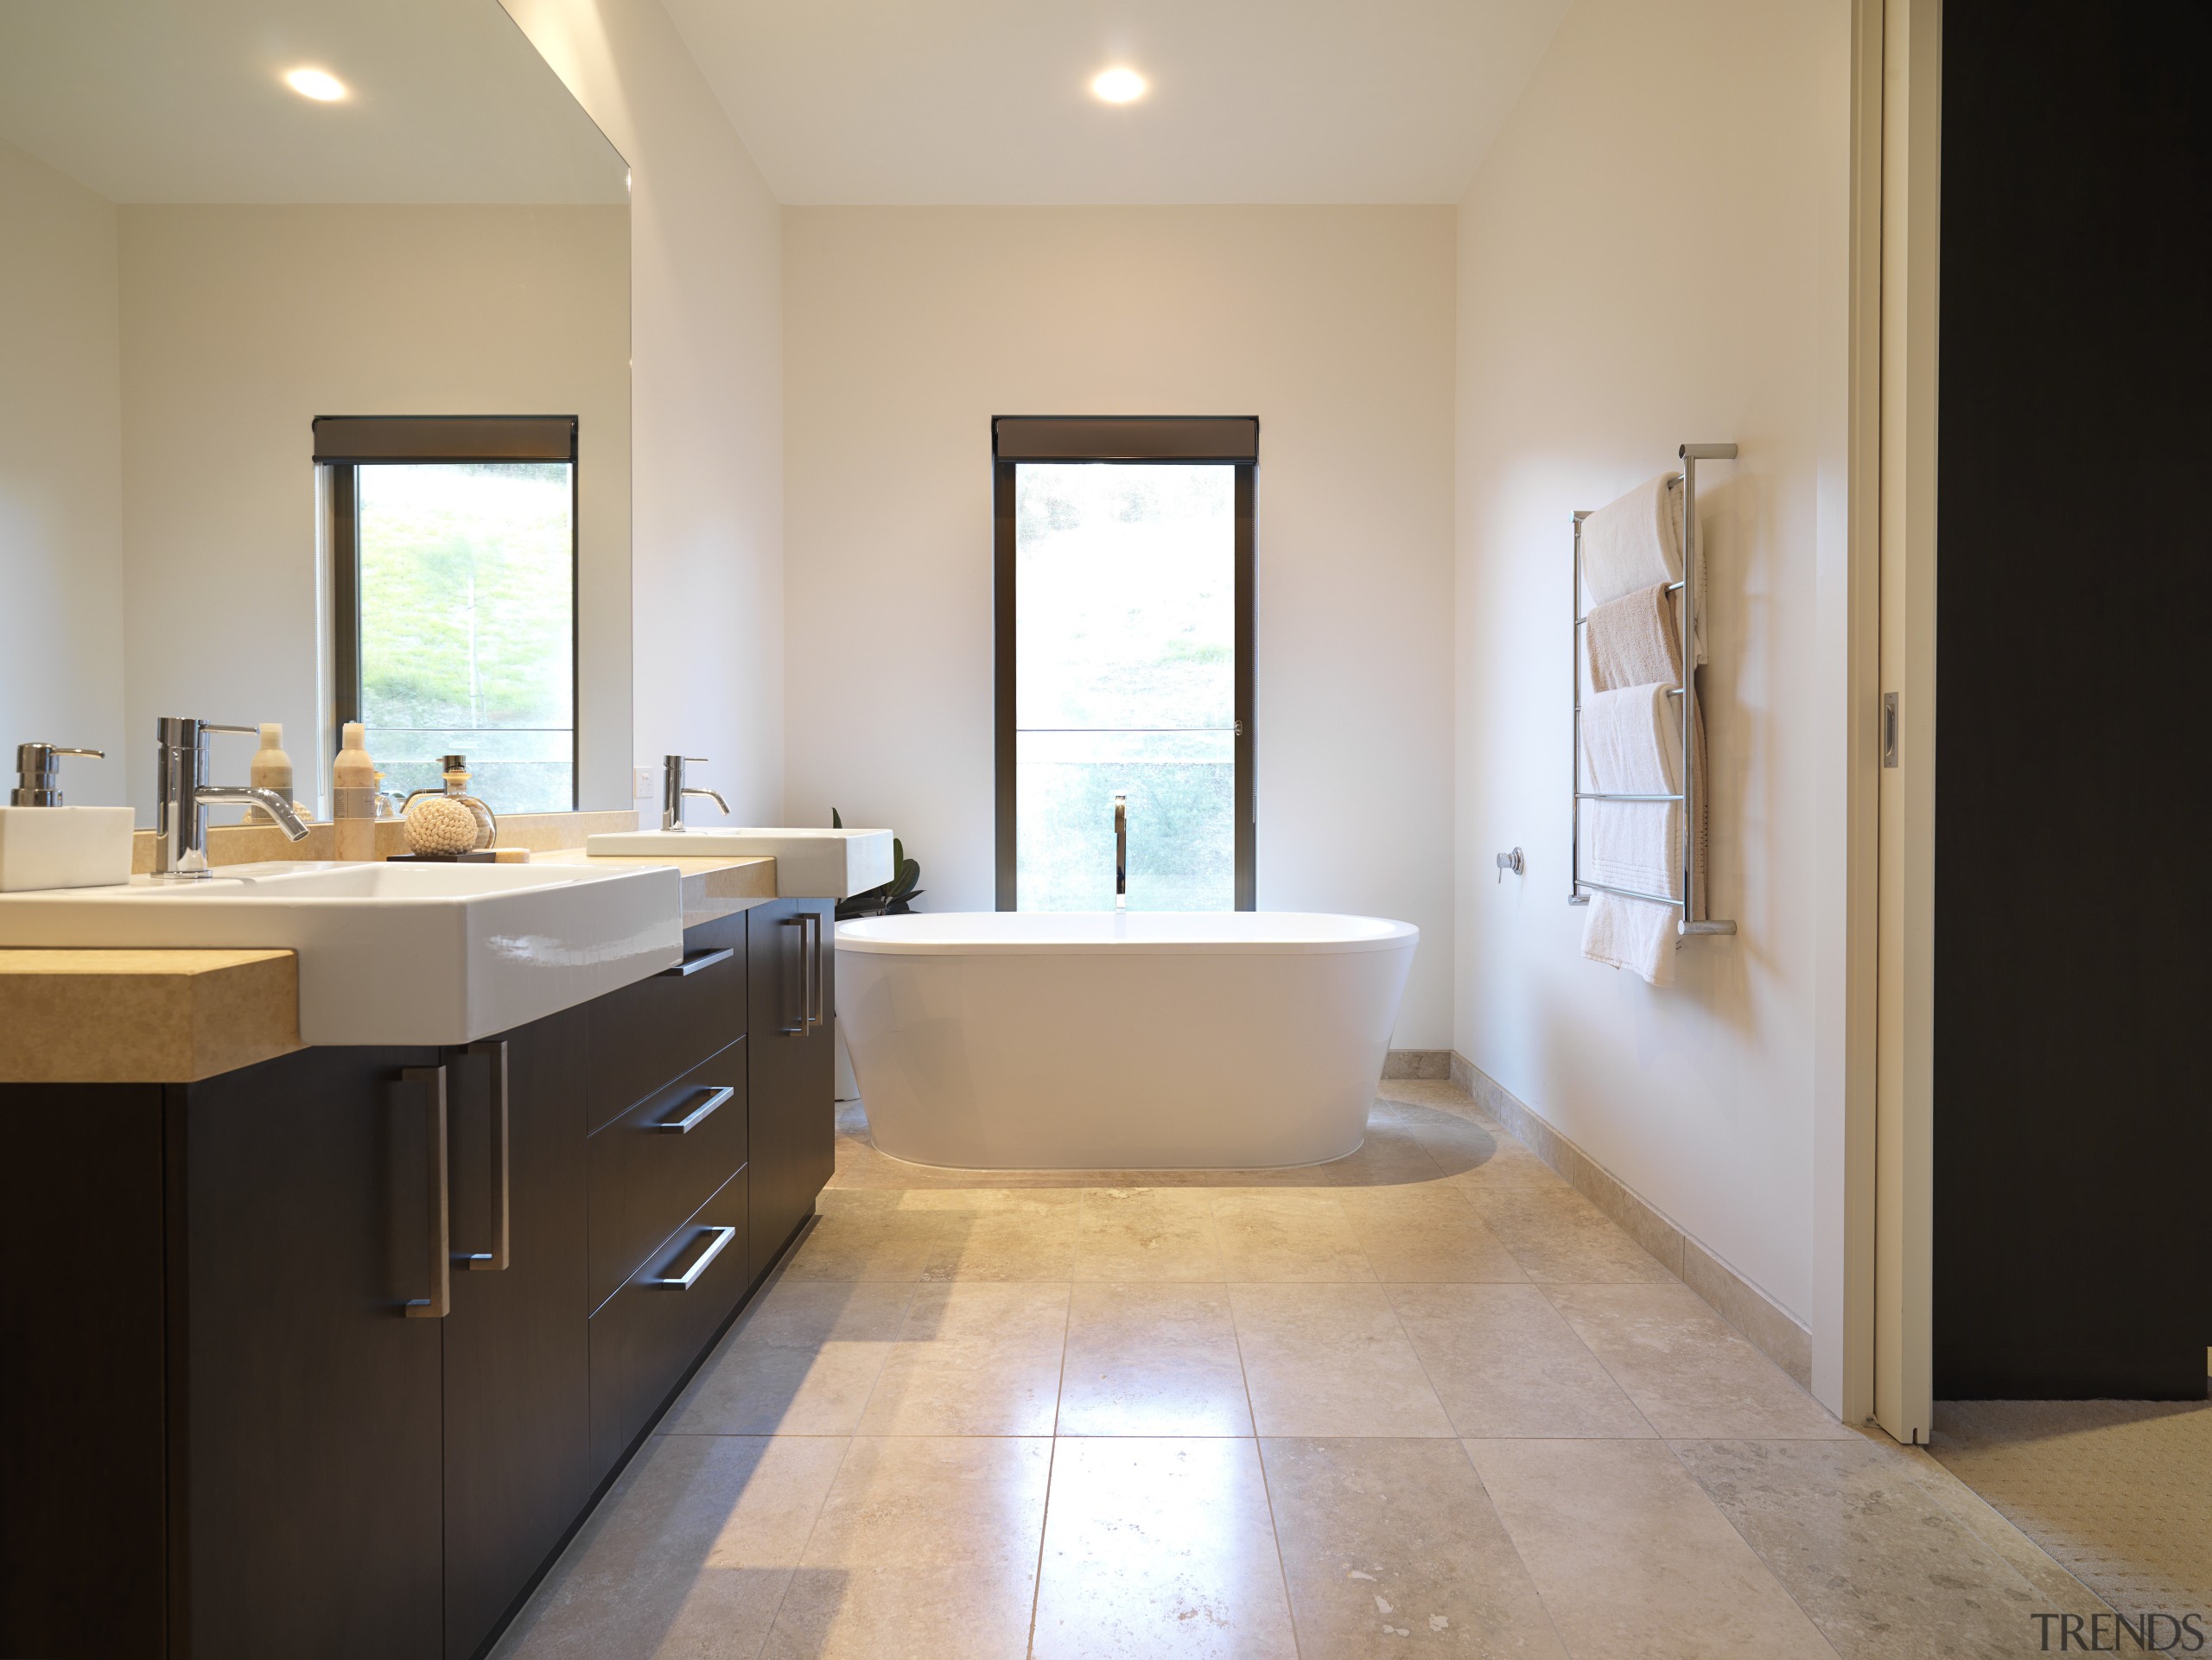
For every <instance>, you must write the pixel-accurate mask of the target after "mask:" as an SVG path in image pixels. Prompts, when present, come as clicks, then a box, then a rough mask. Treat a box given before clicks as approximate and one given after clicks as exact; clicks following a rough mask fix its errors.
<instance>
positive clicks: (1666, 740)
mask: <svg viewBox="0 0 2212 1660" xmlns="http://www.w3.org/2000/svg"><path fill="white" fill-rule="evenodd" d="M1669 702H1670V700H1669V697H1668V696H1667V689H1666V687H1665V686H1663V685H1650V686H1630V687H1629V688H1627V689H1626V690H1621V691H1601V692H1596V693H1592V694H1591V695H1589V696H1586V697H1585V698H1584V700H1583V703H1582V752H1583V764H1584V770H1585V771H1586V773H1587V775H1588V782H1587V785H1586V788H1588V789H1591V790H1593V791H1598V792H1603V793H1605V794H1608V795H1675V794H1679V793H1680V792H1681V784H1680V783H1679V782H1678V775H1679V772H1680V768H1679V766H1678V765H1677V760H1678V758H1677V755H1676V751H1677V750H1678V748H1679V747H1680V746H1681V726H1680V724H1679V716H1677V717H1676V719H1675V721H1669V719H1668V718H1667V716H1668V705H1669ZM1586 810H1587V811H1588V813H1589V817H1590V880H1591V881H1599V882H1604V883H1605V884H1606V885H1607V886H1608V887H1625V888H1630V889H1632V890H1634V891H1635V892H1637V893H1639V894H1666V895H1668V896H1669V897H1670V898H1679V897H1680V896H1681V891H1682V872H1681V848H1682V841H1681V836H1682V805H1681V802H1679V801H1592V802H1590V803H1588V804H1586ZM1680 918H1681V911H1680V910H1678V909H1676V908H1675V907H1674V906H1667V905H1661V904H1656V903H1653V902H1651V901H1649V900H1632V899H1625V898H1623V897H1621V896H1620V895H1618V894H1604V893H1592V894H1591V896H1590V908H1589V914H1588V915H1587V917H1586V918H1585V919H1584V921H1583V926H1582V954H1583V955H1584V956H1585V957H1589V958H1590V959H1591V960H1592V961H1593V962H1599V963H1609V964H1611V965H1612V966H1613V967H1615V968H1622V969H1630V970H1634V971H1635V972H1636V973H1637V974H1639V975H1641V976H1643V978H1644V979H1645V980H1647V981H1649V983H1651V984H1653V985H1655V986H1663V985H1665V984H1666V983H1668V982H1669V980H1671V979H1672V978H1673V977H1674V972H1675V950H1676V948H1677V947H1678V945H1679V944H1680V943H1681V933H1680V931H1679V930H1678V929H1677V928H1676V927H1675V923H1676V921H1677V920H1679V919H1680Z"/></svg>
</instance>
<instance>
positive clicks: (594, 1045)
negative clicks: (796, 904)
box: [584, 911, 745, 1129]
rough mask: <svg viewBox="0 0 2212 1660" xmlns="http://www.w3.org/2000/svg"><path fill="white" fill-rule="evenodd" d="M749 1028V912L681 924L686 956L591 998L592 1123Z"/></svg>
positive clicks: (587, 1099)
mask: <svg viewBox="0 0 2212 1660" xmlns="http://www.w3.org/2000/svg"><path fill="white" fill-rule="evenodd" d="M744 1035H745V913H743V912H742V911H741V912H739V913H737V914H736V915H734V916H728V917H721V918H718V919H715V921H713V922H705V923H701V924H700V925H698V926H697V927H695V928H687V929H685V930H684V931H683V963H682V964H679V965H678V966H677V967H675V968H672V969H664V970H662V971H661V972H660V973H658V974H656V975H652V976H649V977H648V978H646V979H643V980H639V981H638V982H637V983H635V984H633V985H627V986H624V987H623V988H622V989H620V991H613V992H609V993H608V994H607V995H606V996H604V997H601V999H599V1001H598V1002H594V1003H593V1004H592V1005H591V1061H590V1075H589V1078H588V1082H587V1084H586V1086H585V1091H584V1105H585V1110H586V1114H587V1116H588V1127H589V1128H590V1129H598V1128H599V1127H600V1126H601V1124H604V1123H608V1122H609V1121H610V1120H612V1119H613V1118H616V1117H618V1116H620V1115H621V1114H623V1113H625V1112H626V1111H628V1110H630V1109H631V1108H632V1107H633V1106H635V1105H636V1104H637V1103H639V1101H642V1100H643V1099H645V1097H646V1096H648V1095H650V1094H652V1091H655V1090H658V1089H659V1088H660V1087H661V1086H662V1085H663V1084H666V1083H667V1082H668V1081H669V1080H670V1079H671V1078H680V1077H682V1076H683V1074H684V1073H685V1072H690V1070H691V1069H692V1068H693V1067H694V1066H696V1065H698V1064H699V1063H700V1062H701V1061H702V1060H705V1059H707V1058H708V1057H709V1056H710V1055H714V1054H716V1053H720V1052H721V1050H723V1049H725V1048H727V1047H728V1046H730V1045H731V1044H733V1043H734V1042H736V1041H737V1040H738V1039H740V1038H741V1037H743V1036H744Z"/></svg>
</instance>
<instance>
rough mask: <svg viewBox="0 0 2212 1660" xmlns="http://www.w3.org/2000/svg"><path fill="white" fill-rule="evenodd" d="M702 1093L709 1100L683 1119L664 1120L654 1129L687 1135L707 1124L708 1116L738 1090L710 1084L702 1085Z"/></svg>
mask: <svg viewBox="0 0 2212 1660" xmlns="http://www.w3.org/2000/svg"><path fill="white" fill-rule="evenodd" d="M700 1093H702V1094H704V1095H705V1097H707V1098H706V1099H705V1100H703V1101H702V1102H700V1103H699V1104H698V1105H697V1106H696V1107H694V1108H692V1109H691V1110H690V1111H689V1112H687V1113H685V1114H684V1115H683V1116H682V1117H681V1118H668V1119H664V1120H663V1121H662V1122H661V1123H658V1124H655V1125H654V1126H653V1128H654V1129H667V1130H673V1131H675V1133H676V1134H677V1135H686V1134H688V1133H689V1132H690V1131H692V1130H695V1129H698V1127H699V1126H700V1125H701V1124H702V1123H706V1121H707V1118H708V1116H709V1114H711V1113H712V1112H713V1111H714V1110H715V1108H716V1107H719V1106H721V1104H722V1103H724V1102H725V1101H727V1100H728V1099H729V1098H730V1097H732V1096H734V1095H735V1094H736V1093H737V1090H736V1088H735V1087H734V1085H732V1084H705V1085H702V1088H701V1091H700Z"/></svg>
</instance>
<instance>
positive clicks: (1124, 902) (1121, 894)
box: [1114, 790, 1129, 911]
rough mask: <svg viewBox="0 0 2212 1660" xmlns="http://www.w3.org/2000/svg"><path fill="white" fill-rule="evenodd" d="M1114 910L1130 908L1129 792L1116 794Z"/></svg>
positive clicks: (1124, 791) (1116, 792)
mask: <svg viewBox="0 0 2212 1660" xmlns="http://www.w3.org/2000/svg"><path fill="white" fill-rule="evenodd" d="M1114 908H1115V909H1116V911H1126V910H1128V908H1129V792H1128V791H1127V790H1116V791H1115V792H1114Z"/></svg>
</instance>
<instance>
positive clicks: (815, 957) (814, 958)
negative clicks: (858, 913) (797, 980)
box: [802, 911, 827, 1032]
mask: <svg viewBox="0 0 2212 1660" xmlns="http://www.w3.org/2000/svg"><path fill="white" fill-rule="evenodd" d="M802 920H804V922H805V923H806V925H807V929H808V932H810V934H811V935H812V936H813V939H814V945H813V949H812V951H811V954H810V955H809V957H807V959H806V1029H807V1030H808V1031H810V1032H811V1031H812V1030H814V1028H815V1027H817V1026H819V1025H821V1024H822V1014H823V1008H822V1005H823V1002H825V1001H827V1000H826V999H825V998H824V997H823V989H822V979H823V976H822V913H821V912H819V911H809V912H807V913H805V914H804V917H803V918H802Z"/></svg>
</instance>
